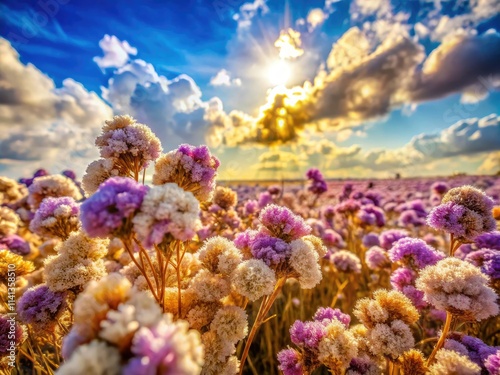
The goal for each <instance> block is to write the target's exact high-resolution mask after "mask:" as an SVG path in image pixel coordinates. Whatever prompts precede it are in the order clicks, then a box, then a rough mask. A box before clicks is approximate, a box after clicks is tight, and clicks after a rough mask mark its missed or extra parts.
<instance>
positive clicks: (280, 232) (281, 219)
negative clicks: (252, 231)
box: [259, 204, 311, 242]
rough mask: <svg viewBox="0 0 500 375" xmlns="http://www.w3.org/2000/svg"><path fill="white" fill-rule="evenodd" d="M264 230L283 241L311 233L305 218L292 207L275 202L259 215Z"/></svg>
mask: <svg viewBox="0 0 500 375" xmlns="http://www.w3.org/2000/svg"><path fill="white" fill-rule="evenodd" d="M259 220H260V222H261V225H262V230H264V231H266V232H268V233H269V234H271V235H272V236H274V237H278V238H280V239H282V240H283V241H286V242H290V241H293V240H297V239H299V238H301V237H303V236H306V235H308V234H310V233H311V227H310V226H309V225H307V224H306V222H305V221H304V219H302V218H301V217H300V216H298V215H295V214H294V213H293V212H292V211H291V210H290V209H288V208H286V207H281V206H278V205H275V204H270V205H267V206H266V207H265V208H264V209H263V210H262V211H261V212H260V215H259Z"/></svg>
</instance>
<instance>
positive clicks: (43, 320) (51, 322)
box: [17, 284, 66, 332]
mask: <svg viewBox="0 0 500 375" xmlns="http://www.w3.org/2000/svg"><path fill="white" fill-rule="evenodd" d="M65 307H66V294H65V293H64V292H53V291H51V290H50V289H49V288H48V287H47V285H44V284H41V285H38V286H36V287H34V288H31V289H28V290H27V291H26V292H24V293H23V295H22V297H21V298H20V299H19V301H18V304H17V313H18V314H19V318H20V319H21V320H22V322H23V323H25V324H30V325H31V326H32V327H33V328H34V329H35V330H36V331H39V332H43V331H51V330H53V329H54V328H55V326H56V324H57V320H58V319H59V317H60V316H61V314H62V313H63V312H64V309H65Z"/></svg>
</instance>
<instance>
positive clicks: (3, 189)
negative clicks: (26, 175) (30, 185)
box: [0, 177, 27, 204]
mask: <svg viewBox="0 0 500 375" xmlns="http://www.w3.org/2000/svg"><path fill="white" fill-rule="evenodd" d="M26 194H27V191H26V187H24V186H23V185H21V184H19V183H18V182H17V181H15V180H12V179H10V178H8V177H0V202H1V203H2V204H9V203H15V202H17V201H18V200H20V199H22V198H23V197H24V196H25V195H26Z"/></svg>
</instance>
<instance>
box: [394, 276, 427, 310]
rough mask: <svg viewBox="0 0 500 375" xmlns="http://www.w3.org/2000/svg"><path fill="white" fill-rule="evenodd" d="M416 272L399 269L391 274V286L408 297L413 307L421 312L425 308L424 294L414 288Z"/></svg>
mask: <svg viewBox="0 0 500 375" xmlns="http://www.w3.org/2000/svg"><path fill="white" fill-rule="evenodd" d="M416 279H417V272H415V271H414V270H412V269H410V268H406V267H400V268H398V269H396V270H395V271H394V272H393V273H392V274H391V285H392V287H393V288H394V289H395V290H398V291H400V292H401V293H403V294H404V295H405V296H406V297H408V298H409V299H410V300H411V302H412V303H413V305H414V306H415V307H416V308H417V309H419V310H421V309H423V308H425V307H427V303H426V302H425V301H424V292H422V291H421V290H418V289H417V288H416V287H415V281H416Z"/></svg>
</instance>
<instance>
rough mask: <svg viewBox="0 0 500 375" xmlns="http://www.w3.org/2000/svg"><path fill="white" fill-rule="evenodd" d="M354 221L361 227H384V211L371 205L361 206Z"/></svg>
mask: <svg viewBox="0 0 500 375" xmlns="http://www.w3.org/2000/svg"><path fill="white" fill-rule="evenodd" d="M356 220H357V221H358V223H359V225H361V226H362V227H366V226H373V225H376V226H378V227H383V226H384V225H385V214H384V210H382V209H381V208H380V207H377V206H375V205H373V204H367V205H364V206H361V209H360V210H359V211H358V212H357V214H356Z"/></svg>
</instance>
